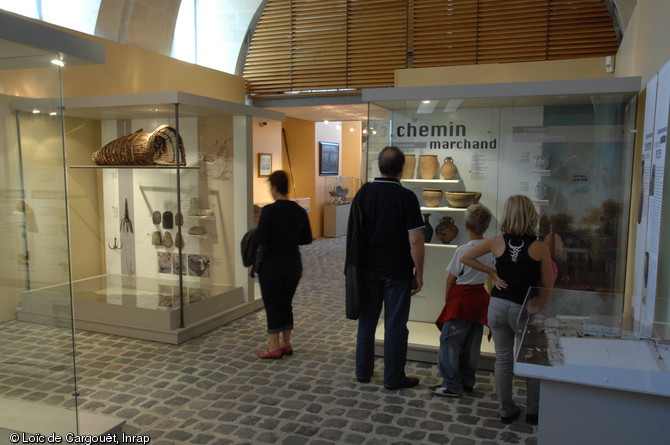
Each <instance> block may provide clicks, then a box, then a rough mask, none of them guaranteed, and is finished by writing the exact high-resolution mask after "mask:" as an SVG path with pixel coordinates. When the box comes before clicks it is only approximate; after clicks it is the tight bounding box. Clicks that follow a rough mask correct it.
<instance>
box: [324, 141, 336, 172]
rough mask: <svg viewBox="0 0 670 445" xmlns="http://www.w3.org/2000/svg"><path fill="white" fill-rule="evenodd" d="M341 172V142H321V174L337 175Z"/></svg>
mask: <svg viewBox="0 0 670 445" xmlns="http://www.w3.org/2000/svg"><path fill="white" fill-rule="evenodd" d="M339 172H340V144H338V143H336V142H321V141H320V142H319V175H320V176H337V174H338V173H339Z"/></svg>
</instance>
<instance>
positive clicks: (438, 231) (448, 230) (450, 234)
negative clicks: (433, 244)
mask: <svg viewBox="0 0 670 445" xmlns="http://www.w3.org/2000/svg"><path fill="white" fill-rule="evenodd" d="M435 235H436V236H437V237H438V238H439V239H440V241H442V242H443V243H444V244H449V241H451V240H453V239H454V238H456V236H458V227H456V224H455V223H454V218H452V217H451V216H443V217H442V219H440V223H439V224H438V225H437V227H435Z"/></svg>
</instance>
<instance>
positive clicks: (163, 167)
mask: <svg viewBox="0 0 670 445" xmlns="http://www.w3.org/2000/svg"><path fill="white" fill-rule="evenodd" d="M69 168H102V169H104V168H121V169H133V170H137V169H151V170H177V167H176V166H172V165H70V166H69ZM199 168H200V167H199V166H197V165H196V166H187V165H184V166H180V167H179V169H180V170H197V169H199Z"/></svg>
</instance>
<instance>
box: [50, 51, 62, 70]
mask: <svg viewBox="0 0 670 445" xmlns="http://www.w3.org/2000/svg"><path fill="white" fill-rule="evenodd" d="M51 63H53V64H54V65H58V66H61V67H63V66H65V62H63V53H58V57H56V58H55V59H53V60H52V61H51Z"/></svg>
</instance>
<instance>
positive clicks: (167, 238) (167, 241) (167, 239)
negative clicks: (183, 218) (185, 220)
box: [163, 230, 172, 249]
mask: <svg viewBox="0 0 670 445" xmlns="http://www.w3.org/2000/svg"><path fill="white" fill-rule="evenodd" d="M163 247H165V248H167V249H169V248H170V247H172V235H171V234H170V232H168V231H167V230H166V231H165V234H164V235H163Z"/></svg>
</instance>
